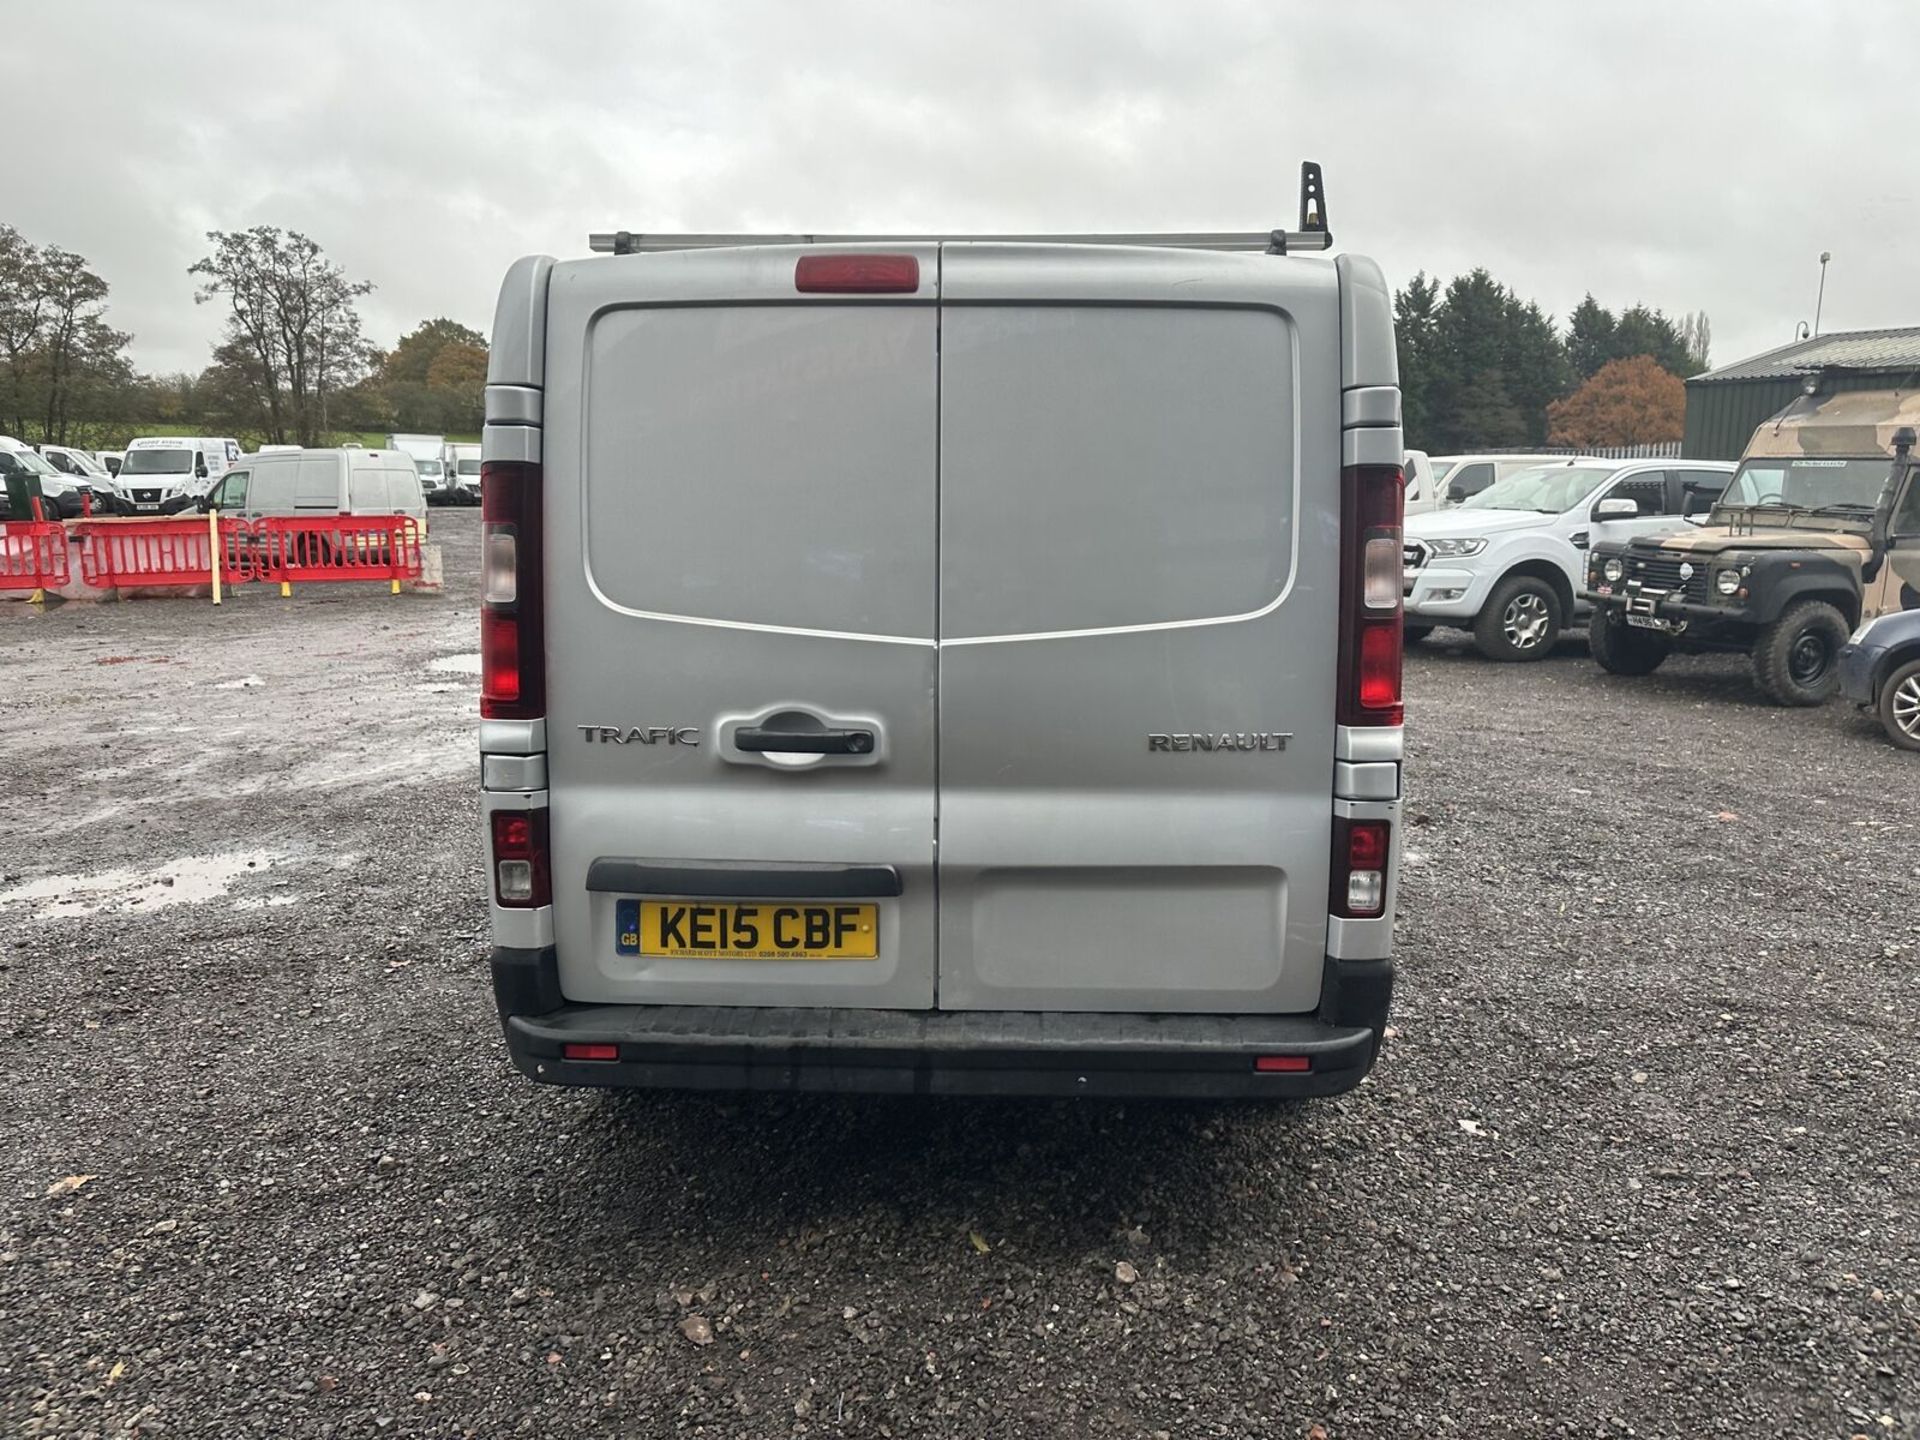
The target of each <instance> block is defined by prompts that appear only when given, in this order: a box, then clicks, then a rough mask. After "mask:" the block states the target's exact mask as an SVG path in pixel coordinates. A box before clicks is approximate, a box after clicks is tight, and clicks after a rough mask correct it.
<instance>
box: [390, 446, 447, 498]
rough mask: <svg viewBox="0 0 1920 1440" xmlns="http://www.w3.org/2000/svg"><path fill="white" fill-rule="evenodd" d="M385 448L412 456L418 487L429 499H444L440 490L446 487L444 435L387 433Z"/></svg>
mask: <svg viewBox="0 0 1920 1440" xmlns="http://www.w3.org/2000/svg"><path fill="white" fill-rule="evenodd" d="M387 448H388V449H389V450H399V451H402V452H403V453H405V454H407V455H409V456H411V457H412V459H413V467H414V469H416V470H418V471H419V472H420V488H421V489H423V490H424V491H426V494H427V499H428V500H429V501H433V502H439V501H441V500H443V499H444V497H443V496H442V494H441V492H442V491H444V490H445V489H446V488H447V462H446V448H447V437H446V436H444V435H389V436H387Z"/></svg>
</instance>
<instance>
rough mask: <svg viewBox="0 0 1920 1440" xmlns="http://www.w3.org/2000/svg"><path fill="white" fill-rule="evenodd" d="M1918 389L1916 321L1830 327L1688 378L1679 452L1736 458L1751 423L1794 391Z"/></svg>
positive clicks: (1775, 409)
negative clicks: (1883, 326) (1897, 325)
mask: <svg viewBox="0 0 1920 1440" xmlns="http://www.w3.org/2000/svg"><path fill="white" fill-rule="evenodd" d="M1907 389H1920V326H1909V327H1907V328H1905V329H1899V330H1836V331H1833V332H1831V333H1829V334H1826V335H1819V336H1815V337H1814V338H1812V339H1810V340H1796V341H1794V342H1793V344H1791V345H1782V346H1781V347H1780V348H1779V349H1777V350H1769V351H1767V352H1766V353H1765V354H1762V355H1755V356H1754V357H1753V358H1752V359H1749V360H1739V361H1735V362H1734V363H1733V364H1731V365H1722V366H1721V367H1720V368H1719V369H1718V370H1709V371H1707V372H1706V374H1704V375H1696V376H1694V377H1693V378H1692V379H1691V380H1689V381H1687V429H1686V438H1685V440H1684V441H1682V443H1681V447H1680V453H1681V454H1683V455H1686V456H1688V457H1689V458H1692V459H1696V460H1738V459H1739V458H1740V455H1741V452H1742V451H1744V450H1745V449H1746V448H1747V441H1748V439H1750V438H1751V437H1752V435H1753V431H1754V427H1755V426H1757V425H1759V424H1760V422H1761V421H1763V420H1765V419H1767V418H1768V417H1769V416H1772V415H1775V414H1778V413H1779V411H1780V410H1782V409H1783V408H1785V407H1786V406H1787V405H1789V404H1791V403H1792V402H1793V401H1794V400H1795V399H1796V398H1797V397H1799V396H1801V395H1837V394H1840V393H1843V392H1845V391H1849V390H1907Z"/></svg>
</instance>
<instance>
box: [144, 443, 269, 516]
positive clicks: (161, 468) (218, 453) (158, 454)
mask: <svg viewBox="0 0 1920 1440" xmlns="http://www.w3.org/2000/svg"><path fill="white" fill-rule="evenodd" d="M229 444H231V445H232V446H233V450H232V455H233V456H234V457H235V458H237V457H238V456H239V454H240V447H239V445H238V443H236V442H232V441H228V440H224V439H211V440H209V439H205V438H203V437H198V436H185V435H149V436H143V437H142V438H140V439H138V440H132V441H129V442H128V444H127V452H126V458H125V459H123V460H122V461H121V462H120V474H119V475H118V476H117V477H115V478H116V479H117V480H118V481H119V483H120V488H121V489H122V490H123V491H125V492H126V496H127V498H128V499H129V500H130V501H132V502H133V508H134V509H135V510H136V511H138V512H140V513H141V514H148V515H151V514H173V513H174V512H176V511H180V510H185V509H188V508H190V507H191V506H192V504H193V502H194V501H195V500H196V499H198V498H199V497H200V496H202V495H204V494H206V493H207V490H208V488H209V487H211V486H212V484H213V482H214V481H216V480H218V479H219V478H220V477H221V476H222V475H224V474H226V473H227V463H228V449H227V447H228V445H229Z"/></svg>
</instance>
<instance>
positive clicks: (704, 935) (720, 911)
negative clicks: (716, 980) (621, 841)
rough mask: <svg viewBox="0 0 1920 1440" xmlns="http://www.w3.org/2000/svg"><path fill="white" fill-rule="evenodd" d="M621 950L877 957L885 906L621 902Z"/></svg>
mask: <svg viewBox="0 0 1920 1440" xmlns="http://www.w3.org/2000/svg"><path fill="white" fill-rule="evenodd" d="M614 923H615V924H616V925H617V926H618V929H619V933H618V935H617V936H616V937H615V941H616V943H615V948H616V949H617V950H618V951H619V952H620V954H622V955H651V956H655V957H658V958H660V959H666V960H872V959H874V958H876V957H877V956H878V955H879V954H880V907H879V906H878V905H827V904H818V903H811V904H810V903H806V902H802V901H779V900H749V901H744V902H739V901H732V900H726V901H714V900H621V901H618V902H616V905H615V911H614Z"/></svg>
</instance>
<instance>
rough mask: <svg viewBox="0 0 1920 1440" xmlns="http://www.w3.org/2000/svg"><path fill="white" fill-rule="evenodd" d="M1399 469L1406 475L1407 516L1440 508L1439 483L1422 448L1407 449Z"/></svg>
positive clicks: (1431, 464)
mask: <svg viewBox="0 0 1920 1440" xmlns="http://www.w3.org/2000/svg"><path fill="white" fill-rule="evenodd" d="M1401 469H1402V471H1403V472H1404V473H1405V475H1406V477H1407V503H1406V513H1407V514H1408V515H1409V516H1413V515H1424V514H1426V513H1427V512H1428V511H1429V510H1438V509H1439V508H1440V500H1441V496H1440V484H1439V481H1438V480H1436V479H1435V478H1434V473H1433V462H1432V461H1431V460H1429V459H1428V458H1427V452H1426V451H1424V450H1409V451H1407V454H1406V458H1405V459H1404V460H1403V461H1402V462H1401Z"/></svg>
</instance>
